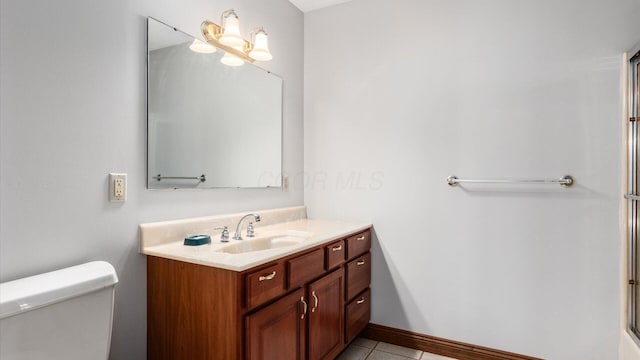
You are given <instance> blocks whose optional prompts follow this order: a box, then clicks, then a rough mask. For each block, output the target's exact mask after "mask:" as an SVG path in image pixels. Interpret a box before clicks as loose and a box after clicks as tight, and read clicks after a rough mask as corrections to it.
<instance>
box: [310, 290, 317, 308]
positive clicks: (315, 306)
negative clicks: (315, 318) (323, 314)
mask: <svg viewBox="0 0 640 360" xmlns="http://www.w3.org/2000/svg"><path fill="white" fill-rule="evenodd" d="M311 296H313V300H314V301H315V302H316V303H315V305H314V306H313V309H311V312H316V309H317V308H318V297H317V296H316V292H315V291H312V292H311Z"/></svg>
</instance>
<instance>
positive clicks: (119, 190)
mask: <svg viewBox="0 0 640 360" xmlns="http://www.w3.org/2000/svg"><path fill="white" fill-rule="evenodd" d="M109 201H110V202H125V201H127V174H114V173H111V174H109Z"/></svg>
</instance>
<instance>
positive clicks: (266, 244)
mask: <svg viewBox="0 0 640 360" xmlns="http://www.w3.org/2000/svg"><path fill="white" fill-rule="evenodd" d="M311 235H312V234H311V233H308V232H304V231H286V232H283V233H279V234H273V235H270V236H261V237H257V238H253V239H246V240H238V241H237V242H235V243H232V244H230V245H227V246H224V247H222V248H220V249H217V250H215V251H218V252H224V253H228V254H244V253H248V252H254V251H262V250H271V249H277V248H283V247H287V246H294V245H298V244H300V243H302V242H304V241H305V240H307V239H309V237H311Z"/></svg>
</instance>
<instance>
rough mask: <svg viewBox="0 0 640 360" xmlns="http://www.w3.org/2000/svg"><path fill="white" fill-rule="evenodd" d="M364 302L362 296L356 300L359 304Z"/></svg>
mask: <svg viewBox="0 0 640 360" xmlns="http://www.w3.org/2000/svg"><path fill="white" fill-rule="evenodd" d="M363 303H364V296H363V297H361V298H360V299H358V301H356V304H358V305H360V304H363Z"/></svg>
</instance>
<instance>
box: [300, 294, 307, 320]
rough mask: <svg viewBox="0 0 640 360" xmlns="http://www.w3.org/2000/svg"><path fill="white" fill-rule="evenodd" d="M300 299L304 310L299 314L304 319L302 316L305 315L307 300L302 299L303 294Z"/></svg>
mask: <svg viewBox="0 0 640 360" xmlns="http://www.w3.org/2000/svg"><path fill="white" fill-rule="evenodd" d="M300 301H302V305H304V311H303V312H302V315H300V319H304V316H305V315H307V302H306V301H304V296H302V297H300Z"/></svg>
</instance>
